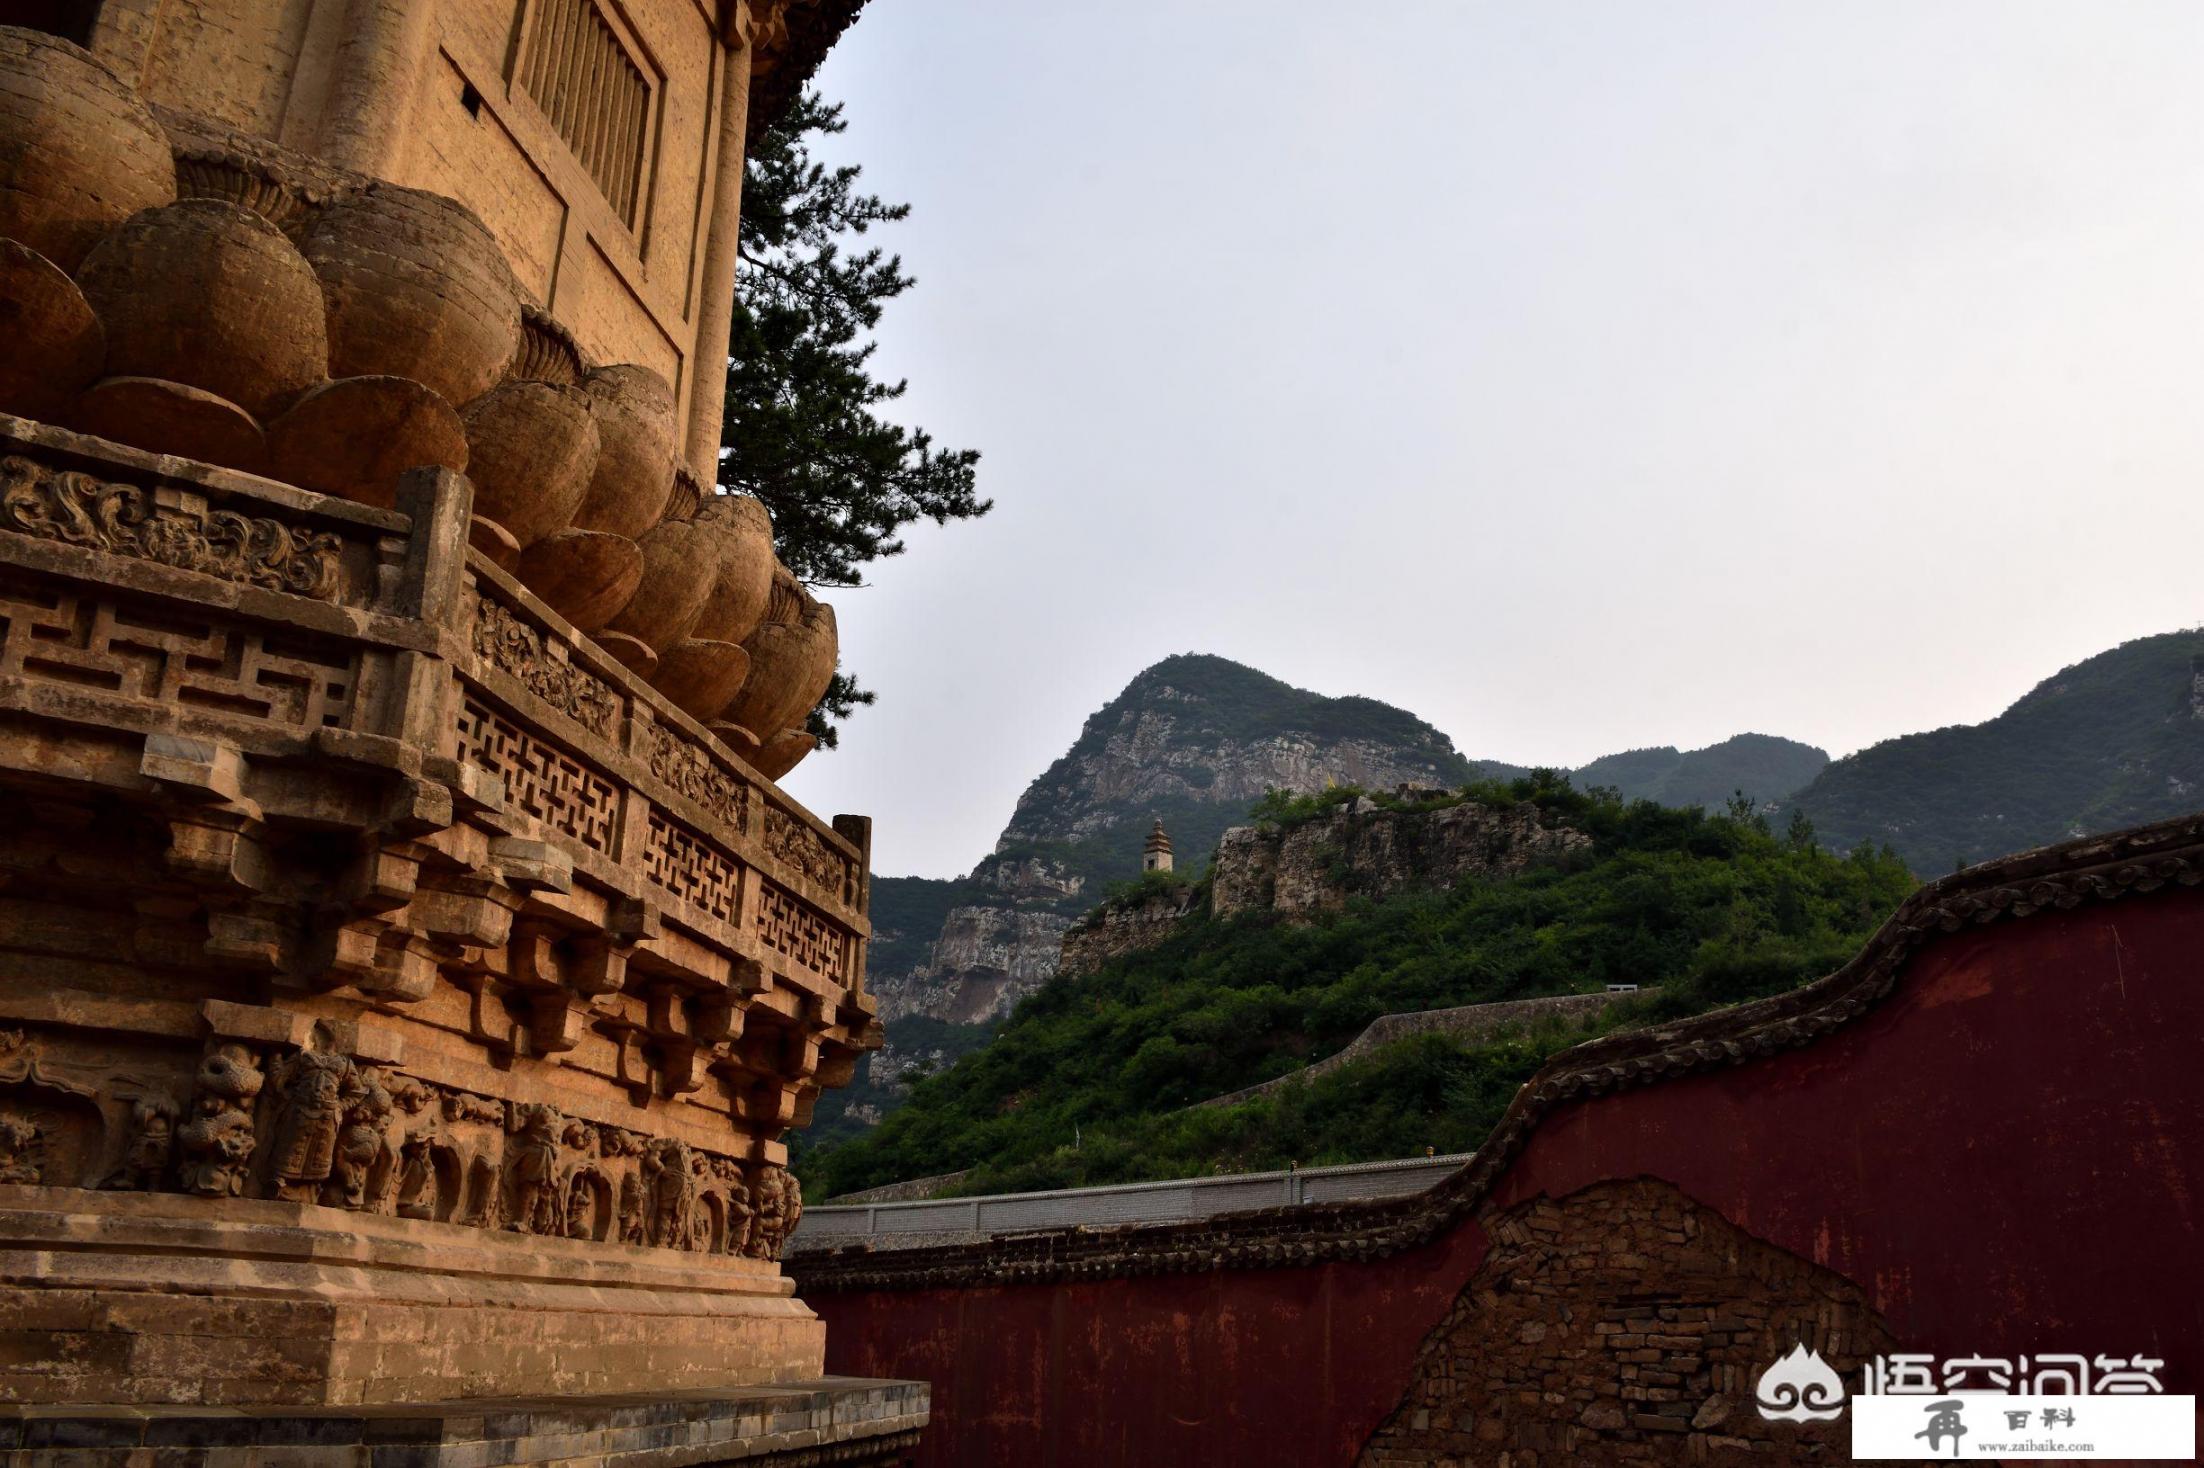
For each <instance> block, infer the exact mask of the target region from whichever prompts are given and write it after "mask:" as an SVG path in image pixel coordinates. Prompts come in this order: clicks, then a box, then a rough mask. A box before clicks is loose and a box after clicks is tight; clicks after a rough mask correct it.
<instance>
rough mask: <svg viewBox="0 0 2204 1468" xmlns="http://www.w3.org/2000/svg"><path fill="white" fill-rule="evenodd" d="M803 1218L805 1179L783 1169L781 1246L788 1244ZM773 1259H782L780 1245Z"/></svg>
mask: <svg viewBox="0 0 2204 1468" xmlns="http://www.w3.org/2000/svg"><path fill="white" fill-rule="evenodd" d="M803 1216H804V1184H803V1179H802V1178H799V1177H797V1176H796V1174H794V1173H792V1172H789V1171H787V1170H786V1169H783V1170H782V1172H781V1236H780V1244H786V1243H787V1242H788V1240H789V1238H790V1237H791V1236H792V1235H794V1233H795V1232H796V1225H797V1223H798V1222H800V1221H801V1220H802V1218H803ZM773 1257H774V1258H775V1259H778V1258H780V1257H781V1251H780V1246H779V1245H776V1246H775V1247H774V1250H773Z"/></svg>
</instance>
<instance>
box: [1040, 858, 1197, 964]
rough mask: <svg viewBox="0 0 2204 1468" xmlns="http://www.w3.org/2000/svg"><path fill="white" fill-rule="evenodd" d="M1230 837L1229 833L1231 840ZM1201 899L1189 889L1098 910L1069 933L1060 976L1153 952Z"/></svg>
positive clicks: (1060, 961)
mask: <svg viewBox="0 0 2204 1468" xmlns="http://www.w3.org/2000/svg"><path fill="white" fill-rule="evenodd" d="M1230 835H1231V833H1230V832H1227V833H1226V837H1227V839H1230ZM1198 896H1199V894H1198V893H1197V891H1196V890H1195V888H1194V887H1193V886H1192V885H1188V886H1184V887H1179V888H1175V889H1173V890H1171V891H1168V892H1152V893H1149V894H1148V895H1146V896H1144V897H1142V898H1140V899H1138V900H1137V901H1132V902H1122V903H1111V904H1109V905H1108V906H1105V907H1100V908H1097V909H1095V910H1094V911H1093V912H1091V913H1089V914H1087V916H1086V917H1084V918H1082V919H1080V920H1079V922H1078V923H1077V924H1076V925H1074V926H1072V927H1071V928H1069V929H1067V930H1066V931H1065V933H1064V940H1063V956H1062V957H1061V958H1060V959H1058V961H1057V964H1056V972H1058V973H1060V974H1069V975H1072V976H1074V977H1076V976H1078V975H1080V974H1091V973H1093V972H1094V971H1095V970H1096V969H1098V968H1100V967H1101V966H1102V965H1103V964H1105V963H1108V962H1109V961H1110V960H1111V959H1113V958H1116V957H1118V956H1119V955H1120V954H1125V953H1131V952H1133V951H1135V950H1136V949H1141V948H1153V947H1154V946H1155V945H1156V944H1158V943H1161V942H1162V941H1163V940H1164V939H1165V938H1167V937H1169V936H1170V935H1171V930H1172V928H1174V927H1176V926H1177V924H1178V921H1179V919H1180V918H1183V917H1185V916H1186V915H1187V914H1188V913H1189V912H1191V911H1193V909H1194V905H1195V902H1196V900H1197V898H1198Z"/></svg>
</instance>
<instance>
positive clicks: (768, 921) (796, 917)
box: [758, 882, 843, 982]
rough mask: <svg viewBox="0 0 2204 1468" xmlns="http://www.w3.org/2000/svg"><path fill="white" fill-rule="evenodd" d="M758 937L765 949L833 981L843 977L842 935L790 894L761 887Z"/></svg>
mask: <svg viewBox="0 0 2204 1468" xmlns="http://www.w3.org/2000/svg"><path fill="white" fill-rule="evenodd" d="M758 937H759V939H760V940H761V941H763V942H764V944H765V946H766V947H768V948H770V949H772V950H773V951H774V952H776V953H781V954H785V955H787V956H788V957H789V958H791V959H793V960H795V961H796V962H797V963H800V964H802V965H803V966H804V967H805V968H808V969H810V970H811V971H812V972H813V973H816V974H820V975H823V976H824V977H826V978H830V979H834V980H836V981H837V982H839V981H840V979H841V977H842V946H843V937H842V934H841V931H840V930H839V929H837V928H835V927H833V926H831V925H830V924H829V923H828V922H827V921H826V919H824V918H822V917H820V916H819V915H818V914H817V913H815V912H813V911H812V910H811V909H810V908H808V907H806V906H804V904H803V903H802V902H800V901H798V900H797V899H796V897H795V896H794V895H793V894H792V893H789V892H785V891H783V890H782V889H781V888H779V887H776V886H774V885H773V884H772V883H771V882H767V883H765V884H764V887H763V888H762V889H761V890H760V892H759V898H758Z"/></svg>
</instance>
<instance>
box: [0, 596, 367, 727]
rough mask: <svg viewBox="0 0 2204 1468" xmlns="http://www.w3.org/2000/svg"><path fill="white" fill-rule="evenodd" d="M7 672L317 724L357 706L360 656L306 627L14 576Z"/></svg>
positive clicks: (1, 610)
mask: <svg viewBox="0 0 2204 1468" xmlns="http://www.w3.org/2000/svg"><path fill="white" fill-rule="evenodd" d="M0 674H13V675H16V676H20V677H23V678H26V679H30V680H32V681H34V682H41V683H57V684H65V685H67V686H70V687H73V688H91V689H98V690H101V691H104V692H108V693H114V694H118V695H122V696H124V697H129V698H142V699H149V700H152V701H154V702H156V703H162V704H171V705H179V706H182V707H185V708H195V709H209V710H213V711H216V712H220V713H227V714H239V715H243V716H244V717H247V718H254V719H266V720H269V721H270V722H273V723H278V724H288V725H291V726H293V727H296V728H301V729H316V728H320V727H322V726H323V725H338V726H341V725H342V724H343V723H344V721H345V719H346V716H347V715H348V714H350V712H351V709H352V693H353V686H354V683H355V681H356V677H357V674H358V664H357V660H356V658H355V656H354V655H353V654H352V653H350V652H349V651H347V650H344V649H342V648H339V647H335V646H331V645H328V644H325V643H324V642H322V641H321V640H320V639H318V638H315V637H312V636H310V635H308V634H304V633H295V632H292V633H275V632H262V631H258V630H255V629H252V628H249V627H239V626H230V625H225V624H223V623H221V622H218V621H214V620H213V619H211V618H205V617H198V616H190V615H184V614H179V613H176V612H173V611H168V610H155V609H153V608H150V607H145V606H139V605H135V604H133V603H131V602H128V601H125V600H123V599H121V598H117V597H112V596H103V595H100V594H98V593H75V592H69V591H64V590H61V589H59V588H53V589H47V588H41V587H38V586H36V585H33V584H27V583H16V582H13V581H11V582H9V583H8V584H5V585H0Z"/></svg>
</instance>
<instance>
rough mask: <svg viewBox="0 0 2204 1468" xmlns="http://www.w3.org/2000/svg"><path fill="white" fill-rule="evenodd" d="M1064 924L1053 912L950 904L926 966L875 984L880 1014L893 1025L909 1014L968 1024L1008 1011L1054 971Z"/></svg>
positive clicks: (1067, 922)
mask: <svg viewBox="0 0 2204 1468" xmlns="http://www.w3.org/2000/svg"><path fill="white" fill-rule="evenodd" d="M1070 926H1071V919H1070V918H1068V917H1066V916H1064V915H1063V914H1061V913H1055V912H1030V911H1023V910H1021V909H1019V908H1017V907H1014V906H1007V905H1006V906H982V907H953V908H951V909H950V910H949V915H948V917H947V918H946V919H944V920H943V922H942V925H941V936H940V937H939V938H937V939H935V940H934V949H933V953H932V955H931V957H930V958H929V959H928V961H927V963H926V964H925V966H924V967H922V968H919V969H917V970H915V971H914V972H912V973H909V974H905V975H902V976H900V977H898V978H897V979H896V980H895V982H894V983H892V984H887V985H882V984H878V983H876V984H874V986H873V989H874V992H875V993H876V994H877V995H878V996H879V999H880V1017H881V1019H883V1020H886V1021H888V1022H889V1023H890V1024H891V1025H892V1024H893V1022H894V1021H895V1020H896V1019H898V1018H900V1017H901V1016H904V1015H909V1014H923V1015H929V1016H931V1017H932V1018H934V1019H938V1020H942V1021H944V1022H946V1023H949V1024H959V1025H972V1024H984V1023H986V1022H987V1021H989V1020H992V1019H997V1018H999V1017H1001V1016H1002V1015H1005V1014H1008V1013H1009V1012H1010V1011H1011V1009H1012V1008H1013V1007H1014V1006H1016V1004H1017V1002H1018V1001H1019V1000H1020V999H1023V998H1024V997H1025V996H1026V995H1028V994H1030V993H1032V992H1033V991H1034V990H1035V989H1038V988H1040V987H1041V985H1042V984H1043V983H1045V982H1047V980H1048V978H1049V976H1050V975H1051V974H1053V973H1055V972H1056V956H1057V951H1058V948H1059V947H1060V945H1061V944H1062V943H1063V939H1064V930H1065V929H1066V928H1068V927H1070ZM890 1033H893V1031H892V1030H891V1031H890Z"/></svg>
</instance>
